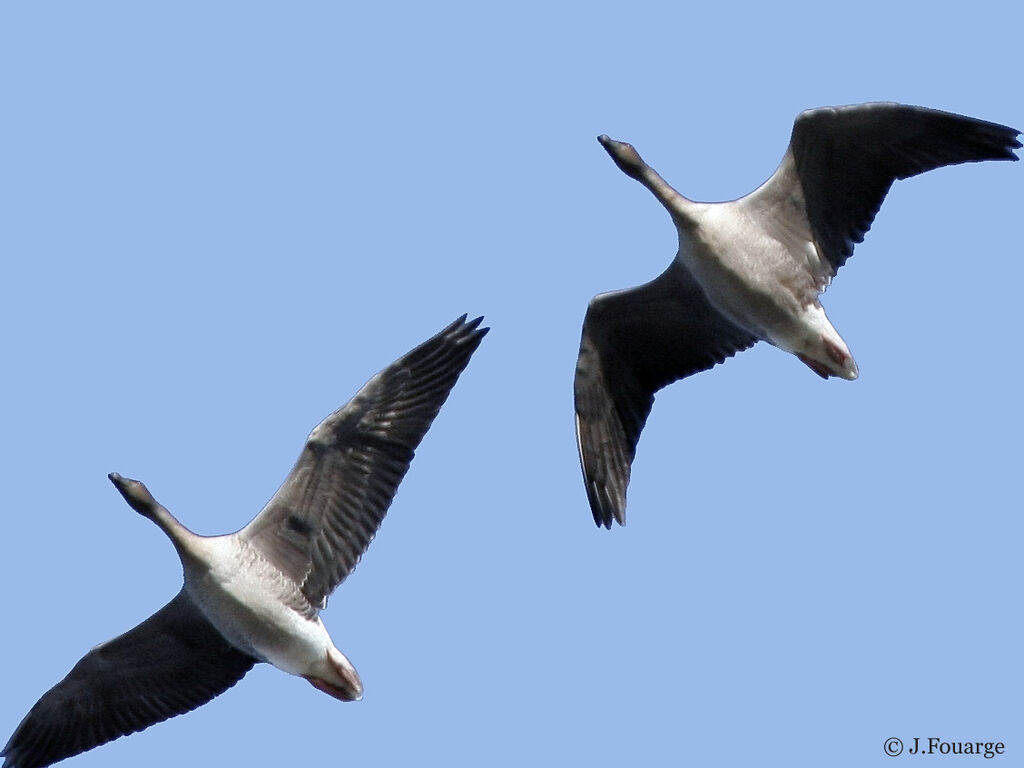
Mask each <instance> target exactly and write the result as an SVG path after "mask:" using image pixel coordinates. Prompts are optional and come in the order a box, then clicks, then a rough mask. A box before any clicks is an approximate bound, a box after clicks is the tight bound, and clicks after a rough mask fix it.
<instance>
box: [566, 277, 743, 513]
mask: <svg viewBox="0 0 1024 768" xmlns="http://www.w3.org/2000/svg"><path fill="white" fill-rule="evenodd" d="M757 340H758V339H757V336H755V335H754V334H752V333H750V332H749V331H746V330H745V329H743V328H741V327H739V326H737V325H735V324H734V323H732V322H731V321H729V320H727V319H726V318H725V316H723V315H722V314H721V313H720V312H719V311H718V310H716V309H715V308H714V307H713V306H712V305H711V304H710V303H709V302H708V300H707V298H705V296H704V292H703V290H701V288H700V286H699V285H698V284H697V281H696V280H695V279H694V278H693V276H692V275H691V274H690V273H689V271H687V270H686V269H685V268H683V267H681V266H679V265H678V264H673V265H672V266H670V267H669V268H668V269H667V270H666V271H665V272H663V273H662V274H661V276H659V277H658V278H656V279H655V280H653V281H651V282H650V283H647V284H646V285H642V286H639V287H637V288H631V289H629V290H624V291H616V292H614V293H604V294H600V295H599V296H596V297H594V299H592V300H591V302H590V306H589V307H588V308H587V315H586V318H585V319H584V321H583V337H582V340H581V341H580V355H579V359H578V360H577V363H576V379H575V382H574V390H575V392H574V394H575V405H576V444H577V447H578V448H579V453H580V465H581V467H582V469H583V481H584V483H585V485H586V488H587V498H588V499H589V500H590V509H591V512H593V515H594V522H595V523H597V525H598V526H601V525H603V526H605V527H606V528H611V526H612V520H613V519H614V520H617V521H618V522H619V524H620V525H624V524H625V522H626V487H627V485H628V484H629V474H630V467H631V465H632V463H633V457H634V456H635V454H636V444H637V441H638V440H639V438H640V432H641V430H642V429H643V428H644V424H645V423H646V422H647V416H648V414H650V412H651V406H652V405H653V404H654V393H655V392H657V391H658V390H659V389H661V388H662V387H664V386H666V385H668V384H670V383H671V382H673V381H676V380H678V379H681V378H684V377H686V376H690V375H691V374H694V373H697V372H698V371H703V370H707V369H708V368H711V367H712V366H714V365H715V364H717V363H720V362H722V361H723V360H725V359H726V358H727V357H731V356H732V355H734V354H735V353H736V352H738V351H741V350H744V349H746V348H748V347H750V346H752V345H753V344H754V343H755V342H756V341H757Z"/></svg>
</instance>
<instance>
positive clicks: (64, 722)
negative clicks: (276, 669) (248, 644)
mask: <svg viewBox="0 0 1024 768" xmlns="http://www.w3.org/2000/svg"><path fill="white" fill-rule="evenodd" d="M255 663H256V659H254V658H252V657H251V656H249V655H247V654H245V653H242V652H241V651H239V650H237V649H236V648H235V647H234V646H232V645H230V644H229V643H228V642H227V641H226V640H225V639H224V638H223V637H222V636H221V634H220V633H219V632H218V631H217V630H216V629H215V628H214V627H213V625H212V624H210V622H209V621H207V620H206V618H205V617H204V616H203V614H202V613H201V612H200V611H199V609H198V608H197V607H196V606H195V604H194V603H193V602H192V599H191V598H190V597H189V596H188V594H187V593H186V592H185V590H184V589H183V590H182V591H181V592H179V593H178V595H177V597H175V598H174V599H173V600H171V602H169V603H168V604H167V605H165V606H164V607H163V608H161V609H160V610H159V611H157V612H156V613H154V614H153V615H152V616H150V617H149V618H148V619H146V620H145V621H144V622H142V623H141V624H139V625H138V626H137V627H135V628H134V629H132V630H130V631H128V632H125V633H124V634H123V635H121V636H120V637H116V638H114V639H113V640H110V641H109V642H106V643H103V644H101V645H98V646H96V647H95V648H93V649H92V650H91V651H89V653H87V654H86V655H85V656H84V657H83V658H82V660H81V661H79V662H78V663H77V664H76V665H75V666H74V668H73V669H72V670H71V671H70V672H69V673H68V675H67V677H65V678H64V679H63V680H61V681H60V682H59V683H57V685H55V686H53V688H51V689H50V690H49V691H47V692H46V694H44V695H43V697H42V698H41V699H39V701H38V702H36V705H35V706H34V707H32V709H31V710H30V711H29V713H28V714H27V715H26V716H25V719H24V720H22V721H21V724H20V725H19V726H18V728H17V729H16V730H15V731H14V735H13V736H11V738H10V741H8V742H7V746H6V747H4V750H3V752H2V754H3V755H4V756H5V757H6V759H5V760H4V764H3V768H42V766H47V765H50V764H51V763H55V762H57V761H58V760H63V759H64V758H66V757H71V756H72V755H77V754H78V753H80V752H85V751H86V750H88V749H92V748H93V747H97V746H99V745H100V744H105V743H106V742H108V741H111V740H112V739H116V738H118V737H119V736H125V735H127V734H129V733H135V732H136V731H141V730H142V729H143V728H148V727H149V726H151V725H153V723H159V722H160V721H162V720H166V719H167V718H169V717H173V716H174V715H180V714H182V713H184V712H189V711H191V710H193V709H195V708H196V707H198V706H200V705H202V704H205V703H206V702H208V701H209V700H210V699H212V698H213V697H214V696H217V695H218V694H220V693H223V692H224V691H226V690H227V689H228V688H230V687H231V686H233V685H234V684H235V683H237V682H238V681H239V680H241V679H242V677H243V676H244V675H245V673H246V672H248V671H249V670H250V669H252V666H253V664H255Z"/></svg>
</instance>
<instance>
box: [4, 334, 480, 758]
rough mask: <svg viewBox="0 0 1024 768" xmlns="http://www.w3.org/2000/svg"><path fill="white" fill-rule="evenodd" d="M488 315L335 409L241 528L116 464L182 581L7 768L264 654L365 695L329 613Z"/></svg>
mask: <svg viewBox="0 0 1024 768" xmlns="http://www.w3.org/2000/svg"><path fill="white" fill-rule="evenodd" d="M481 320H482V318H477V319H476V320H472V321H469V322H466V318H465V316H463V317H462V318H460V319H459V320H456V321H455V322H454V323H452V324H451V325H450V326H448V327H447V328H445V329H444V330H442V331H441V332H440V333H438V334H437V335H436V336H434V337H433V338H431V339H429V340H428V341H426V342H424V343H423V344H421V345H420V346H419V347H417V348H416V349H414V350H412V351H411V352H409V353H408V354H406V355H404V356H403V357H402V358H400V359H399V360H397V361H396V362H394V363H392V364H391V365H390V366H388V367H387V368H385V369H384V370H383V371H381V372H380V373H379V374H377V375H376V376H374V377H373V378H372V379H371V380H370V381H369V382H367V384H366V385H365V386H364V387H363V388H362V389H361V390H360V391H359V392H358V393H357V394H356V396H355V397H354V398H353V399H352V400H351V401H349V403H348V404H347V405H345V406H344V407H342V408H341V409H339V410H337V411H335V412H334V413H333V414H331V415H330V416H328V417H327V418H326V419H324V420H323V421H322V422H321V423H320V424H319V425H318V426H317V427H316V428H315V429H314V430H313V432H312V433H311V434H310V436H309V438H308V440H307V442H306V445H305V447H304V448H303V451H302V453H301V455H300V456H299V459H298V462H297V463H296V465H295V467H294V468H293V469H292V471H291V473H290V474H289V475H288V477H287V478H286V479H285V481H284V484H283V485H282V486H281V487H280V488H279V489H278V491H277V492H276V493H275V494H274V497H273V498H272V499H271V500H270V501H269V502H268V504H267V505H266V507H264V509H263V510H262V511H261V512H260V513H259V514H258V515H257V516H256V517H255V518H254V519H253V520H252V521H251V522H250V523H249V524H248V525H246V526H245V527H244V528H242V529H241V530H240V531H237V532H236V533H232V534H228V535H224V536H199V535H197V534H195V533H192V532H191V531H189V530H188V529H187V528H185V526H183V525H182V524H181V523H180V522H178V521H177V520H176V519H175V518H174V516H173V515H171V513H170V512H169V511H168V510H167V509H165V508H164V507H163V506H161V505H160V504H159V503H158V502H157V501H156V500H155V499H154V498H153V496H152V495H151V494H150V492H149V491H148V490H147V488H146V486H145V485H143V484H142V483H140V482H138V481H137V480H130V479H127V478H124V477H121V476H120V475H118V474H116V473H114V474H111V475H110V480H111V482H113V484H114V486H115V487H116V488H117V490H118V491H119V492H120V493H121V495H122V496H123V497H124V499H125V500H126V501H127V502H128V504H129V505H130V506H131V507H132V508H133V509H134V510H135V511H136V512H138V513H139V514H141V515H143V516H145V517H148V518H149V519H150V520H152V521H153V522H154V523H156V525H157V526H158V527H160V529H161V530H163V532H164V533H165V534H167V536H168V538H169V539H170V540H171V543H172V544H173V545H174V548H175V550H176V551H177V553H178V555H179V557H180V559H181V563H182V570H183V575H184V585H183V587H182V589H181V591H180V592H179V593H178V595H177V596H176V597H175V598H174V599H173V600H171V601H170V602H169V603H168V604H167V605H165V606H164V607H163V608H161V609H160V610H159V611H157V612H156V613H155V614H153V615H152V616H151V617H149V618H148V619H146V620H145V621H144V622H142V623H141V624H139V625H138V626H137V627H135V628H134V629H132V630H129V631H128V632H126V633H125V634H123V635H121V636H120V637H117V638H115V639H113V640H110V641H109V642H106V643H102V644H101V645H99V646H97V647H96V648H94V649H93V650H91V651H90V652H89V653H88V654H86V655H85V656H84V657H83V658H82V659H81V661H79V662H78V664H76V665H75V667H74V668H73V669H72V670H71V672H69V673H68V675H67V676H66V677H65V678H64V679H63V680H62V681H61V682H59V683H57V685H55V686H54V687H53V688H51V689H50V690H49V691H48V692H47V693H45V694H44V695H43V697H42V698H41V699H39V701H38V702H37V703H36V704H35V706H33V707H32V709H31V710H30V711H29V713H28V715H26V716H25V718H24V719H23V720H22V722H21V724H20V725H19V726H18V727H17V729H16V730H15V731H14V734H13V735H12V736H11V738H10V740H9V741H8V743H7V746H6V747H4V750H3V753H2V754H3V755H4V756H5V758H6V759H5V760H4V763H3V768H42V766H47V765H50V764H51V763H54V762H57V761H58V760H62V759H64V758H66V757H70V756H72V755H76V754H78V753H80V752H84V751H86V750H88V749H92V748H93V747H95V746H98V745H100V744H103V743H105V742H107V741H110V740H111V739H115V738H117V737H119V736H123V735H126V734H129V733H134V732H135V731H139V730H142V729H143V728H146V727H148V726H149V725H152V724H153V723H156V722H159V721H161V720H165V719H167V718H168V717H172V716H174V715H178V714H182V713H184V712H188V711H190V710H192V709H195V708H196V707H198V706H200V705H202V704H204V703H206V702H207V701H209V700H210V699H212V698H213V697H215V696H217V695H219V694H220V693H222V692H223V691H225V690H227V689H228V688H230V687H231V686H233V685H234V684H235V683H236V682H238V680H240V679H241V678H242V677H243V676H244V675H245V673H246V672H248V671H249V670H250V669H251V668H252V666H253V665H254V664H256V663H258V662H268V663H270V664H273V665H274V666H275V667H278V668H279V669H281V670H283V671H285V672H288V673H290V674H293V675H298V676H301V677H304V678H305V679H306V680H308V681H309V682H310V683H311V684H312V685H313V686H314V687H316V688H317V689H319V690H321V691H323V692H325V693H327V694H329V695H331V696H333V697H334V698H337V699H340V700H342V701H353V700H357V699H359V698H361V696H362V692H363V686H362V683H361V681H360V679H359V675H358V674H357V673H356V670H355V668H354V667H353V666H352V664H351V663H350V662H349V660H348V659H347V658H345V656H344V654H342V653H341V651H339V650H338V649H337V648H336V647H335V645H334V642H333V641H332V640H331V637H330V635H329V634H328V632H327V629H326V627H325V626H324V624H323V622H322V621H321V619H320V615H319V614H320V610H321V608H323V607H324V605H325V604H326V600H327V596H328V595H329V594H330V593H331V592H333V591H334V589H335V588H336V587H337V586H338V585H339V584H340V583H341V582H342V581H343V580H344V579H345V577H346V576H347V575H348V574H349V573H350V572H351V571H352V569H353V568H354V567H355V565H356V563H357V562H358V561H359V558H360V557H361V556H362V554H363V552H364V551H365V550H366V548H367V547H368V546H369V544H370V541H371V540H372V539H373V537H374V534H375V533H376V531H377V528H378V527H379V526H380V523H381V521H382V520H383V518H384V515H385V513H386V512H387V508H388V506H389V505H390V504H391V500H392V498H393V497H394V494H395V492H396V490H397V489H398V485H399V483H400V482H401V480H402V478H403V477H404V476H405V473H406V471H407V470H408V468H409V465H410V462H411V461H412V458H413V453H414V450H415V448H416V447H417V446H418V445H419V443H420V440H422V438H423V436H424V435H425V434H426V432H427V430H428V429H429V427H430V425H431V423H432V422H433V420H434V417H435V416H437V413H438V411H439V410H440V408H441V406H442V405H443V404H444V401H445V400H446V399H447V397H448V393H449V392H450V391H451V389H452V387H453V386H454V385H455V382H456V381H457V379H458V377H459V375H460V374H461V373H462V371H463V370H464V369H465V367H466V366H467V365H468V363H469V359H470V357H471V356H472V354H473V352H474V351H475V350H476V348H477V347H478V346H479V344H480V342H481V340H482V338H483V336H484V334H486V333H487V329H486V328H479V327H478V326H479V325H480V321H481Z"/></svg>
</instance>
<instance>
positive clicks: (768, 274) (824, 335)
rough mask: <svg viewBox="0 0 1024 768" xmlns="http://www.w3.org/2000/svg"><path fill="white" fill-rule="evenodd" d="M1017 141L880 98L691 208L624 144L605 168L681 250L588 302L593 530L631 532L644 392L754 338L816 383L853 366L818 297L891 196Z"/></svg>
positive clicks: (581, 387) (582, 430)
mask: <svg viewBox="0 0 1024 768" xmlns="http://www.w3.org/2000/svg"><path fill="white" fill-rule="evenodd" d="M1018 135H1019V131H1015V130H1014V129H1012V128H1008V127H1006V126H1004V125H997V124H995V123H989V122H985V121H982V120H975V119H973V118H970V117H963V116H961V115H956V114H951V113H949V112H940V111H937V110H934V109H925V108H923V107H913V106H904V105H901V104H890V103H875V104H858V105H853V106H845V107H823V108H821V109H812V110H808V111H806V112H803V113H802V114H800V115H799V116H798V117H797V119H796V122H795V123H794V125H793V134H792V136H791V138H790V142H789V147H788V149H787V150H786V154H785V155H784V156H783V158H782V162H781V164H780V165H779V167H778V169H777V170H776V171H775V173H774V174H773V175H772V177H771V178H770V179H768V180H767V181H766V182H765V183H764V184H762V185H761V186H760V187H759V188H757V189H756V190H754V191H753V192H751V193H750V194H749V195H747V196H746V197H741V198H739V199H738V200H733V201H730V202H724V203H698V202H694V201H691V200H687V199H686V198H685V197H683V196H682V195H680V194H679V193H678V192H676V190H675V189H673V188H672V187H671V186H669V184H668V182H666V181H665V180H664V179H663V178H662V177H661V176H659V175H658V173H657V172H656V171H655V170H654V169H653V168H651V167H650V166H649V165H647V163H645V162H644V161H643V159H642V158H641V157H640V155H639V154H638V153H637V151H636V150H635V149H633V147H632V146H630V145H629V144H626V143H624V142H620V141H615V140H613V139H610V138H608V137H607V136H599V137H598V141H599V142H600V143H601V146H603V147H604V148H605V150H606V151H607V152H608V154H609V155H611V158H612V160H614V161H615V164H616V165H617V166H618V167H619V169H620V170H622V172H623V173H625V174H626V175H627V176H630V177H631V178H634V179H636V180H637V181H639V182H640V183H641V184H643V185H644V186H645V187H647V188H648V189H649V190H650V191H651V192H652V193H654V196H655V197H656V198H657V199H658V201H659V202H660V203H661V204H662V205H663V206H665V208H667V209H668V212H669V214H670V215H671V216H672V221H673V223H674V224H675V225H676V229H677V230H678V232H679V251H678V253H677V254H676V257H675V259H674V260H673V261H672V263H671V264H670V265H669V267H668V269H666V270H665V271H664V272H663V273H662V274H661V275H660V276H659V277H657V278H655V279H654V280H652V281H651V282H649V283H647V284H645V285H641V286H638V287H636V288H630V289H627V290H622V291H615V292H612V293H603V294H599V295H598V296H595V297H594V298H593V299H592V300H591V301H590V304H589V306H588V307H587V314H586V318H585V319H584V321H583V334H582V340H581V342H580V353H579V359H578V361H577V363H576V377H575V383H574V394H575V409H576V443H577V447H578V448H579V454H580V464H581V465H582V469H583V479H584V482H585V484H586V489H587V497H588V499H589V501H590V508H591V511H592V512H593V515H594V521H595V522H596V523H597V525H598V526H599V527H600V526H601V525H603V526H605V527H606V528H611V526H612V520H613V519H614V520H616V521H618V523H619V524H620V525H624V524H625V515H626V486H627V485H628V483H629V473H630V465H631V463H632V461H633V457H634V455H635V451H636V444H637V440H638V439H639V437H640V431H641V430H642V429H643V427H644V423H645V422H646V421H647V416H648V414H649V413H650V411H651V406H652V404H653V403H654V393H655V392H657V391H658V390H659V389H661V388H662V387H664V386H667V385H668V384H670V383H672V382H673V381H676V380H678V379H681V378H684V377H686V376H690V375H692V374H694V373H697V372H699V371H704V370H707V369H708V368H711V367H712V366H714V365H715V364H717V363H720V362H722V361H723V360H725V359H726V358H727V357H731V356H732V355H734V354H735V353H737V352H740V351H742V350H744V349H747V348H748V347H750V346H752V345H753V344H754V343H755V342H757V341H758V340H759V339H764V340H765V341H767V342H768V343H770V344H774V345H775V346H777V347H779V348H781V349H783V350H785V351H787V352H792V353H793V354H794V355H796V356H797V357H798V358H799V359H800V360H801V361H803V362H804V363H805V364H806V365H807V366H808V367H809V368H810V369H811V370H812V371H814V372H815V373H817V374H818V375H819V376H821V377H823V378H828V377H829V376H838V377H840V378H843V379H848V380H852V379H855V378H857V373H858V371H857V364H856V363H855V362H854V360H853V356H852V355H851V354H850V350H849V348H848V347H847V346H846V342H844V341H843V339H842V338H841V337H840V336H839V334H838V333H837V332H836V330H835V329H834V328H833V327H832V324H831V323H830V322H829V320H828V318H827V317H826V316H825V311H824V309H822V306H821V303H820V301H819V298H818V297H819V296H820V294H821V293H822V292H824V290H825V289H826V288H827V287H828V285H829V282H830V281H831V280H832V277H833V276H834V275H835V273H836V271H837V270H838V269H839V268H840V267H841V266H842V265H843V264H844V263H845V262H846V260H847V259H848V258H849V257H850V255H851V254H852V253H853V247H854V245H855V244H856V243H859V242H860V241H861V240H863V239H864V233H866V232H867V231H868V229H869V228H870V227H871V222H872V220H873V219H874V217H875V214H876V213H877V212H878V209H879V206H881V204H882V200H883V199H884V198H885V195H886V193H887V192H888V191H889V187H890V186H891V185H892V183H893V182H894V181H896V180H897V179H905V178H909V177H910V176H916V175H917V174H919V173H924V172H925V171H929V170H931V169H933V168H939V167H940V166H944V165H954V164H956V163H966V162H978V161H981V160H1016V159H1017V156H1016V155H1015V154H1014V153H1013V151H1012V150H1013V149H1015V148H1019V147H1020V146H1021V144H1020V142H1019V141H1017V140H1016V137H1017V136H1018Z"/></svg>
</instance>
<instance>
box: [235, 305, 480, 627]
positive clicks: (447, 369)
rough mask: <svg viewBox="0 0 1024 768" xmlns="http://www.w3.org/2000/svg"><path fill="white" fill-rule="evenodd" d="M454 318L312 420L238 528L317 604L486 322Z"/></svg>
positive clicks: (358, 544) (368, 537)
mask: <svg viewBox="0 0 1024 768" xmlns="http://www.w3.org/2000/svg"><path fill="white" fill-rule="evenodd" d="M481 320H483V318H480V317H478V318H477V319H475V320H471V321H469V322H467V321H466V316H465V315H463V316H462V317H461V318H459V319H458V320H456V321H455V322H454V323H452V324H451V325H449V326H448V327H447V328H445V329H444V330H443V331H441V332H440V333H438V334H437V335H436V336H434V337H433V338H431V339H430V340H428V341H426V342H424V343H423V344H421V345H420V346H418V347H416V349H414V350H412V351H411V352H409V353H408V354H406V355H405V356H404V357H402V358H400V359H399V360H397V361H396V362H394V363H392V364H391V365H389V366H388V367H387V368H385V369H384V370H383V371H381V372H380V373H378V374H377V375H376V376H374V377H373V378H372V379H370V381H369V382H367V383H366V385H364V386H363V388H362V389H361V390H360V391H359V393H358V394H357V395H356V396H355V397H354V398H352V400H350V401H349V402H348V403H347V404H346V405H345V406H344V407H342V408H341V409H339V410H337V411H335V412H334V413H332V414H331V415H330V416H328V417H327V418H326V419H324V420H323V421H322V422H320V424H319V425H318V426H317V427H316V428H315V429H314V430H313V432H312V433H311V434H310V436H309V439H308V441H307V442H306V446H305V447H304V448H303V450H302V454H301V455H300V456H299V460H298V462H297V463H296V464H295V467H294V468H293V469H292V471H291V473H290V474H289V475H288V477H287V479H286V480H285V481H284V484H283V485H282V486H281V487H280V488H279V489H278V491H277V493H275V494H274V497H273V498H272V499H271V500H270V501H269V502H268V504H267V506H266V507H264V509H263V511H261V512H260V513H259V515H257V516H256V517H255V518H254V519H253V520H252V522H250V523H249V524H248V525H247V526H246V527H245V528H243V529H242V530H241V531H239V533H238V535H240V536H242V537H245V538H247V539H248V540H249V541H250V542H251V543H252V544H253V545H254V546H256V547H257V548H258V549H259V550H260V551H261V552H262V553H263V554H264V555H265V556H266V557H267V558H268V559H269V560H270V561H271V562H273V563H274V564H275V565H277V567H278V568H280V569H281V570H282V571H283V572H284V573H285V574H287V575H288V576H289V577H290V578H291V579H293V580H294V581H295V583H296V584H299V585H300V587H301V589H302V593H303V594H304V595H305V597H306V599H307V600H309V602H310V604H311V606H314V607H316V606H320V605H322V604H323V602H324V600H326V598H327V596H328V595H329V594H330V593H331V592H332V591H334V589H335V587H337V586H338V584H340V583H341V582H342V581H343V580H344V579H345V577H346V576H347V575H348V574H349V573H350V572H351V571H352V569H353V568H354V567H355V566H356V563H357V562H359V558H360V557H361V556H362V554H363V552H365V551H366V548H367V547H368V546H369V545H370V541H372V539H373V537H374V535H375V534H376V532H377V528H378V527H379V526H380V524H381V521H382V520H383V519H384V514H385V513H386V512H387V509H388V507H389V506H390V505H391V500H392V499H393V498H394V496H395V492H396V491H397V490H398V484H399V483H400V482H401V481H402V478H403V477H404V476H405V473H406V472H407V471H408V469H409V464H410V462H412V458H413V454H414V451H415V449H416V447H417V446H418V445H419V443H420V441H421V440H422V439H423V436H424V435H425V434H426V433H427V429H429V427H430V425H431V423H432V422H433V420H434V417H435V416H437V413H438V411H439V410H440V409H441V406H442V405H443V404H444V401H445V400H446V399H447V398H448V393H449V392H450V391H451V389H452V387H453V386H455V382H456V381H457V380H458V378H459V374H461V373H462V371H463V370H464V369H465V368H466V366H467V365H468V364H469V359H470V357H471V356H472V354H473V352H474V351H475V350H476V348H477V347H478V346H479V345H480V341H481V340H482V339H483V337H484V334H486V333H487V330H488V329H487V328H478V326H479V325H480V322H481Z"/></svg>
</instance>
